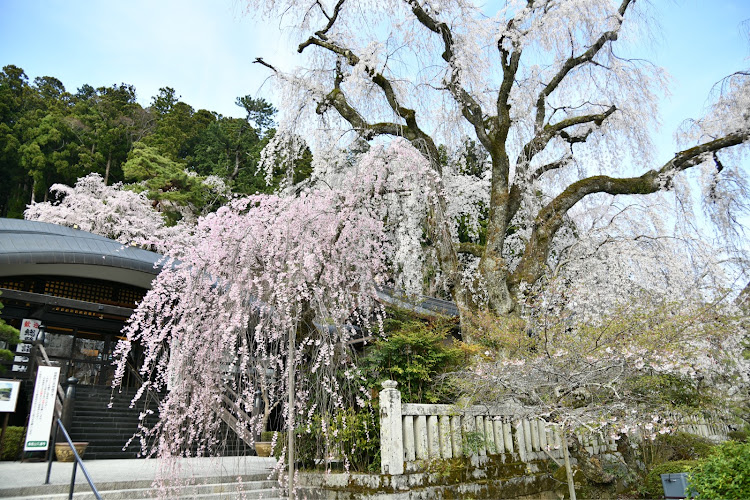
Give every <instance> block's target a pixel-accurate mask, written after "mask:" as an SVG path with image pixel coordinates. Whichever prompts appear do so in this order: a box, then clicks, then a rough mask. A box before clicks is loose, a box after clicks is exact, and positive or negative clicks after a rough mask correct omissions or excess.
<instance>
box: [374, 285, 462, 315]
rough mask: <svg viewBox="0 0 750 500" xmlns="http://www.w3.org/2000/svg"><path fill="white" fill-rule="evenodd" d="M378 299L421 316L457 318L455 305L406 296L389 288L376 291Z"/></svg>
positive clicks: (426, 297)
mask: <svg viewBox="0 0 750 500" xmlns="http://www.w3.org/2000/svg"><path fill="white" fill-rule="evenodd" d="M378 297H380V300H381V301H383V302H385V303H386V304H389V305H392V306H396V307H400V308H402V309H407V310H409V311H413V312H415V313H417V314H419V315H422V316H453V317H455V316H458V308H457V307H456V304H454V303H453V302H450V301H448V300H443V299H437V298H435V297H428V296H426V295H416V296H411V295H406V294H404V293H402V292H399V291H397V290H394V289H393V288H391V287H382V288H380V289H378Z"/></svg>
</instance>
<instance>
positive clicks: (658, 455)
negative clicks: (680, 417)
mask: <svg viewBox="0 0 750 500" xmlns="http://www.w3.org/2000/svg"><path fill="white" fill-rule="evenodd" d="M713 448H714V443H713V442H712V441H711V440H710V439H707V438H705V437H703V436H698V435H696V434H691V433H689V432H675V433H674V434H659V435H658V436H656V438H655V439H654V440H653V441H648V440H646V441H645V442H644V443H643V446H642V449H643V456H644V459H645V460H646V463H647V464H650V465H655V464H661V463H664V462H675V461H678V460H697V459H700V458H705V457H707V456H708V455H709V454H710V453H711V450H712V449H713Z"/></svg>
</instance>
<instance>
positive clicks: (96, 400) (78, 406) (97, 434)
mask: <svg viewBox="0 0 750 500" xmlns="http://www.w3.org/2000/svg"><path fill="white" fill-rule="evenodd" d="M134 394H135V389H130V390H123V392H122V393H118V392H116V391H115V392H114V393H113V392H112V389H111V388H109V387H99V386H85V385H83V386H78V387H77V388H76V401H75V408H74V411H73V422H72V424H71V428H70V429H68V432H69V433H70V438H71V439H72V440H73V441H87V442H88V443H89V445H88V447H87V448H86V453H85V455H84V459H85V460H97V459H102V458H136V457H137V456H138V452H139V451H140V441H139V440H137V439H134V440H133V442H131V443H130V446H128V447H127V449H125V450H123V447H124V446H125V444H126V443H127V442H128V440H129V439H130V438H131V437H132V436H133V434H135V432H136V430H137V429H138V422H139V415H140V409H142V407H143V403H142V402H139V403H138V408H130V401H131V399H132V398H133V395H134ZM110 398H112V408H109V407H108V406H109V403H110ZM153 406H155V405H153ZM153 409H154V411H155V410H156V408H153ZM149 418H150V419H151V420H154V419H155V417H153V416H150V417H149Z"/></svg>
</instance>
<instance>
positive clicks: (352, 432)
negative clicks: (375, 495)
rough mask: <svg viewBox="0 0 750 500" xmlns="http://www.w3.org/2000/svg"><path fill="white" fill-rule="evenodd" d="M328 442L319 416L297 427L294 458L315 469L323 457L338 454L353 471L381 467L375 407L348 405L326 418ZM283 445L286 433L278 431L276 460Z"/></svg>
mask: <svg viewBox="0 0 750 500" xmlns="http://www.w3.org/2000/svg"><path fill="white" fill-rule="evenodd" d="M328 422H329V423H328V425H326V426H325V427H327V428H328V436H329V441H328V442H326V439H325V435H324V434H323V431H322V430H323V427H324V426H323V425H322V421H321V417H320V415H315V416H314V417H313V422H312V425H310V426H308V427H298V428H297V439H296V441H295V444H294V446H295V455H296V458H295V461H296V462H297V463H298V464H299V465H300V466H301V467H302V468H304V469H315V468H317V466H318V465H319V464H321V460H322V459H323V458H324V457H340V458H342V459H344V460H346V461H347V462H348V464H349V468H350V470H352V471H355V472H365V471H378V470H380V422H379V420H378V414H377V410H376V409H374V408H373V407H371V406H367V407H365V408H363V409H360V410H354V409H353V408H348V409H346V410H342V411H340V412H339V413H337V414H336V415H335V416H334V417H333V419H332V420H329V421H328ZM285 445H286V433H285V432H280V433H279V436H278V438H277V441H276V446H275V447H274V449H273V455H274V456H275V457H276V458H277V459H278V458H279V457H280V456H281V452H282V450H283V449H284V446H285Z"/></svg>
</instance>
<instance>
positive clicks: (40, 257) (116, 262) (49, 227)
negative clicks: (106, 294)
mask: <svg viewBox="0 0 750 500" xmlns="http://www.w3.org/2000/svg"><path fill="white" fill-rule="evenodd" d="M161 259H162V256H161V255H160V254H158V253H155V252H149V251H148V250H143V249H140V248H136V247H130V246H125V245H123V244H122V243H120V242H118V241H115V240H111V239H109V238H105V237H104V236H99V235H97V234H93V233H88V232H86V231H81V230H78V229H72V228H69V227H65V226H58V225H56V224H48V223H45V222H37V221H26V220H19V219H0V264H6V265H12V264H86V265H97V266H107V267H117V268H122V269H130V270H133V271H142V272H146V273H150V274H154V275H156V274H159V272H160V271H161V266H160V265H157V264H158V262H159V261H160V260H161Z"/></svg>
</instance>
